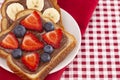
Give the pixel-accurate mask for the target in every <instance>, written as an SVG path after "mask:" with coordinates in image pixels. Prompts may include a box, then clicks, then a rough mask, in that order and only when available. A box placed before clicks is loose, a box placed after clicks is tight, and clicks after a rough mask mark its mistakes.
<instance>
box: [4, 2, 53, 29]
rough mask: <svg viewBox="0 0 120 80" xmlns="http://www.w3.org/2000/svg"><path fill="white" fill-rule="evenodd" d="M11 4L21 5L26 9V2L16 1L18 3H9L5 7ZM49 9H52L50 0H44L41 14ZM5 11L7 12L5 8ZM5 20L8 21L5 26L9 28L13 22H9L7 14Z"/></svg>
mask: <svg viewBox="0 0 120 80" xmlns="http://www.w3.org/2000/svg"><path fill="white" fill-rule="evenodd" d="M12 3H20V4H21V5H23V7H24V9H27V6H26V0H18V1H13V2H9V3H8V4H7V5H9V4H12ZM51 7H53V5H52V3H51V2H50V0H44V7H43V10H42V12H43V11H44V10H45V9H47V8H51ZM5 10H7V7H6V9H5ZM6 18H7V21H8V24H7V26H8V27H9V26H10V25H11V24H12V23H13V20H11V19H10V18H9V17H8V15H7V13H6Z"/></svg>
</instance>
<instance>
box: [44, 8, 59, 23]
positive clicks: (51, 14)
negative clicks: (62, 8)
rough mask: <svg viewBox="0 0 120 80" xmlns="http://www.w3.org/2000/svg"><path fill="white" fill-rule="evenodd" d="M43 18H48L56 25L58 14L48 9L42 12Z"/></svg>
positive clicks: (54, 10) (52, 9) (53, 9)
mask: <svg viewBox="0 0 120 80" xmlns="http://www.w3.org/2000/svg"><path fill="white" fill-rule="evenodd" d="M43 16H44V17H48V18H50V19H51V20H52V21H54V22H55V23H57V22H58V21H59V20H60V14H59V12H58V11H57V10H56V9H55V8H48V9H46V10H45V11H44V12H43Z"/></svg>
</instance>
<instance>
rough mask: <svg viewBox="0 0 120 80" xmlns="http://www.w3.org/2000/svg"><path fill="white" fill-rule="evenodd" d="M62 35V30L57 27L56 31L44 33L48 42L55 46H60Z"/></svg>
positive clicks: (43, 36)
mask: <svg viewBox="0 0 120 80" xmlns="http://www.w3.org/2000/svg"><path fill="white" fill-rule="evenodd" d="M62 35H63V33H62V30H61V29H56V30H54V31H50V32H47V33H45V34H43V35H42V38H43V40H44V41H45V42H46V43H47V44H49V45H52V46H53V47H54V48H59V47H60V42H61V40H62Z"/></svg>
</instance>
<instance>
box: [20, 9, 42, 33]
mask: <svg viewBox="0 0 120 80" xmlns="http://www.w3.org/2000/svg"><path fill="white" fill-rule="evenodd" d="M21 24H22V25H23V26H24V27H25V28H27V29H30V30H35V31H42V21H41V18H40V15H39V14H38V13H37V12H36V11H34V12H33V13H31V14H30V15H28V16H27V17H26V18H25V19H23V20H22V21H21Z"/></svg>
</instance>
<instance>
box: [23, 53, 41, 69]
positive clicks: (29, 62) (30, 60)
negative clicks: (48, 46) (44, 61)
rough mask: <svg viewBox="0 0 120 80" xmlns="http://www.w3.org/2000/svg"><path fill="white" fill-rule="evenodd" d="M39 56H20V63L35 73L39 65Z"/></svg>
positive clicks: (35, 54)
mask: <svg viewBox="0 0 120 80" xmlns="http://www.w3.org/2000/svg"><path fill="white" fill-rule="evenodd" d="M39 61H40V59H39V54H38V53H29V54H27V55H24V56H22V63H23V64H24V65H25V66H26V67H27V68H28V69H29V70H30V71H35V70H36V69H37V67H38V65H39Z"/></svg>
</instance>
